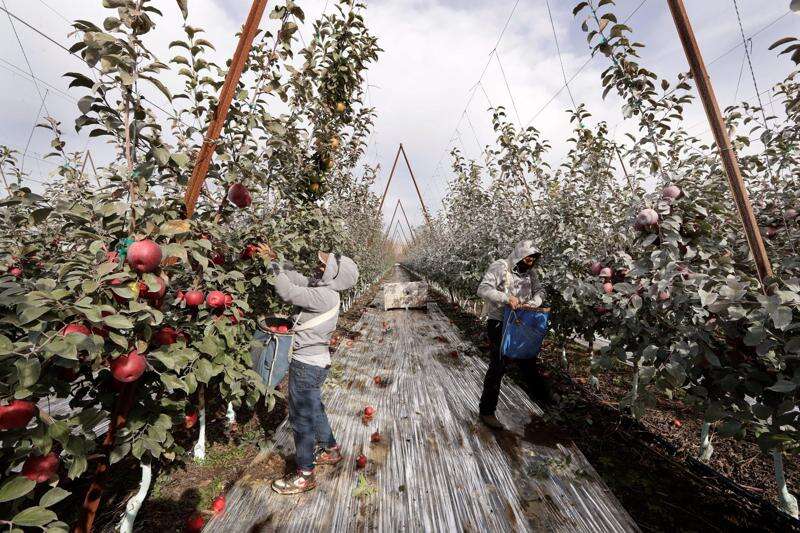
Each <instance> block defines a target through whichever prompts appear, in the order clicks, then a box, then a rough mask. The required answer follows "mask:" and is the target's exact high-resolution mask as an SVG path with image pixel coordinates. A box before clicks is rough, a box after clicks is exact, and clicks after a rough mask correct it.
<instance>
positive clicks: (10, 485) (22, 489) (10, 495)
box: [0, 476, 36, 502]
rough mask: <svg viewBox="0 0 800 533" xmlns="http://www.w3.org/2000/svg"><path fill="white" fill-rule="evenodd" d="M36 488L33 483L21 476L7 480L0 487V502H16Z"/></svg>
mask: <svg viewBox="0 0 800 533" xmlns="http://www.w3.org/2000/svg"><path fill="white" fill-rule="evenodd" d="M35 486H36V482H35V481H31V480H30V479H28V478H26V477H22V476H17V477H14V478H11V479H9V480H8V481H6V482H5V483H3V486H2V487H0V502H8V501H11V500H16V499H17V498H21V497H23V496H25V495H26V494H28V493H29V492H30V491H32V490H33V488H34V487H35Z"/></svg>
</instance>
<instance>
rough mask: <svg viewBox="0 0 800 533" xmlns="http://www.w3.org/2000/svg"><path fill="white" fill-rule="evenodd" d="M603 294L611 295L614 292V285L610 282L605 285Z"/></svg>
mask: <svg viewBox="0 0 800 533" xmlns="http://www.w3.org/2000/svg"><path fill="white" fill-rule="evenodd" d="M603 292H604V293H606V294H611V293H612V292H614V284H613V283H610V282H605V283H603Z"/></svg>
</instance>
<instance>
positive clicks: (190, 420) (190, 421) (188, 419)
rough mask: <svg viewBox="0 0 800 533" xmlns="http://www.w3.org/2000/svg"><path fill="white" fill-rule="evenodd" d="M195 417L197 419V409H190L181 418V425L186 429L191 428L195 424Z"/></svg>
mask: <svg viewBox="0 0 800 533" xmlns="http://www.w3.org/2000/svg"><path fill="white" fill-rule="evenodd" d="M197 419H198V415H197V411H190V412H188V413H186V416H185V417H184V419H183V427H185V428H186V429H192V428H193V427H194V426H195V424H197Z"/></svg>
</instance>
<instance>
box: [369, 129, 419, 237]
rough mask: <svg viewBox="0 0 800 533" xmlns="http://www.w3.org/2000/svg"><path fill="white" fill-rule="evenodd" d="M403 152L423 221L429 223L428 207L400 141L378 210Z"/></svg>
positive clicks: (381, 207) (381, 205)
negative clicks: (423, 217)
mask: <svg viewBox="0 0 800 533" xmlns="http://www.w3.org/2000/svg"><path fill="white" fill-rule="evenodd" d="M401 153H402V154H403V159H404V160H405V162H406V167H408V173H409V174H411V181H412V182H413V183H414V189H416V191H417V197H418V198H419V204H420V206H422V214H423V215H424V216H425V222H427V223H428V224H430V223H431V219H430V216H428V208H427V207H425V200H423V199H422V194H421V193H420V192H419V185H418V184H417V178H416V177H414V171H413V170H411V163H409V161H408V156H407V155H406V150H405V148H403V143H400V146H399V147H398V148H397V154H395V156H394V163H392V171H391V172H390V173H389V180H388V181H387V182H386V187H385V188H384V189H383V196H381V203H380V205H379V206H378V211H380V210H381V209H383V202H384V201H385V200H386V193H387V192H389V185H390V184H391V183H392V177H394V171H395V169H396V168H397V161H398V160H399V159H400V154H401Z"/></svg>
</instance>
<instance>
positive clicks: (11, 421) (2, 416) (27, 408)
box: [0, 400, 36, 430]
mask: <svg viewBox="0 0 800 533" xmlns="http://www.w3.org/2000/svg"><path fill="white" fill-rule="evenodd" d="M35 414H36V405H34V404H33V403H32V402H29V401H26V400H12V401H11V402H10V403H8V404H7V405H0V430H9V429H22V428H24V427H26V426H27V425H28V422H30V421H31V419H32V418H33V415H35Z"/></svg>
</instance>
